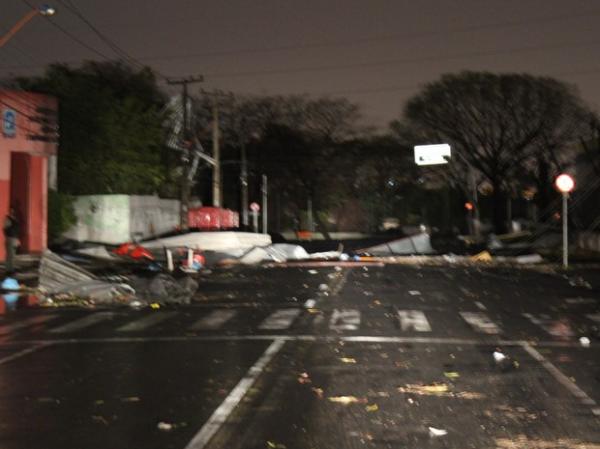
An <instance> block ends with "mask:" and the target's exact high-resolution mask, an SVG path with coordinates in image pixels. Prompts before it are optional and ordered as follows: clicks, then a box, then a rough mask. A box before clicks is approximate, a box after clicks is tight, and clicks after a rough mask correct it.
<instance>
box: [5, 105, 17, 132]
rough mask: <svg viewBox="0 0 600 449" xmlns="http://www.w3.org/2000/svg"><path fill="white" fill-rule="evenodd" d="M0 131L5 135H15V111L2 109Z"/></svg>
mask: <svg viewBox="0 0 600 449" xmlns="http://www.w3.org/2000/svg"><path fill="white" fill-rule="evenodd" d="M2 133H3V134H4V136H5V137H15V136H16V135H17V113H16V112H15V111H13V110H12V109H4V110H3V111H2Z"/></svg>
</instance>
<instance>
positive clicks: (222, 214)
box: [188, 207, 240, 230]
mask: <svg viewBox="0 0 600 449" xmlns="http://www.w3.org/2000/svg"><path fill="white" fill-rule="evenodd" d="M188 225H189V227H190V228H191V229H201V230H220V229H235V228H238V227H239V225H240V218H239V214H238V213H237V212H234V211H232V210H230V209H223V208H220V207H196V208H193V209H190V210H189V211H188Z"/></svg>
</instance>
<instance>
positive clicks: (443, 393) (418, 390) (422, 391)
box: [398, 384, 485, 400]
mask: <svg viewBox="0 0 600 449" xmlns="http://www.w3.org/2000/svg"><path fill="white" fill-rule="evenodd" d="M398 391H399V392H400V393H405V394H414V395H417V396H438V397H446V398H456V399H468V400H474V399H485V395H483V394H481V393H475V392H470V391H460V392H454V391H451V390H450V387H449V386H448V385H446V384H433V385H418V384H407V385H405V386H403V387H398Z"/></svg>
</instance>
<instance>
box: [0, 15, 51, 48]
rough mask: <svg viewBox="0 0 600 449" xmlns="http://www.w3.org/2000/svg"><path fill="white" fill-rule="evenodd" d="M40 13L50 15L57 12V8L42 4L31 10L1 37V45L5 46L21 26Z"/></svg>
mask: <svg viewBox="0 0 600 449" xmlns="http://www.w3.org/2000/svg"><path fill="white" fill-rule="evenodd" d="M38 14H39V15H40V16H45V17H50V16H53V15H54V14H56V9H54V8H53V7H52V6H48V5H42V6H40V7H39V8H35V9H32V10H31V11H29V12H28V13H27V14H25V15H24V16H23V17H22V18H21V19H20V20H19V21H18V22H17V23H15V24H14V25H13V27H12V28H11V29H10V30H8V32H7V33H6V34H5V35H4V36H2V37H0V47H3V46H4V45H5V44H6V43H7V42H8V41H9V40H10V39H11V38H12V37H13V36H14V35H15V34H17V33H18V32H19V30H20V29H21V28H23V27H24V26H25V25H27V23H28V22H29V21H30V20H31V19H33V18H34V17H35V16H37V15H38Z"/></svg>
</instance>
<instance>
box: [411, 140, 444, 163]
mask: <svg viewBox="0 0 600 449" xmlns="http://www.w3.org/2000/svg"><path fill="white" fill-rule="evenodd" d="M448 159H450V145H448V144H447V143H442V144H438V145H417V146H415V163H416V164H417V165H438V164H447V163H448Z"/></svg>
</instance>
